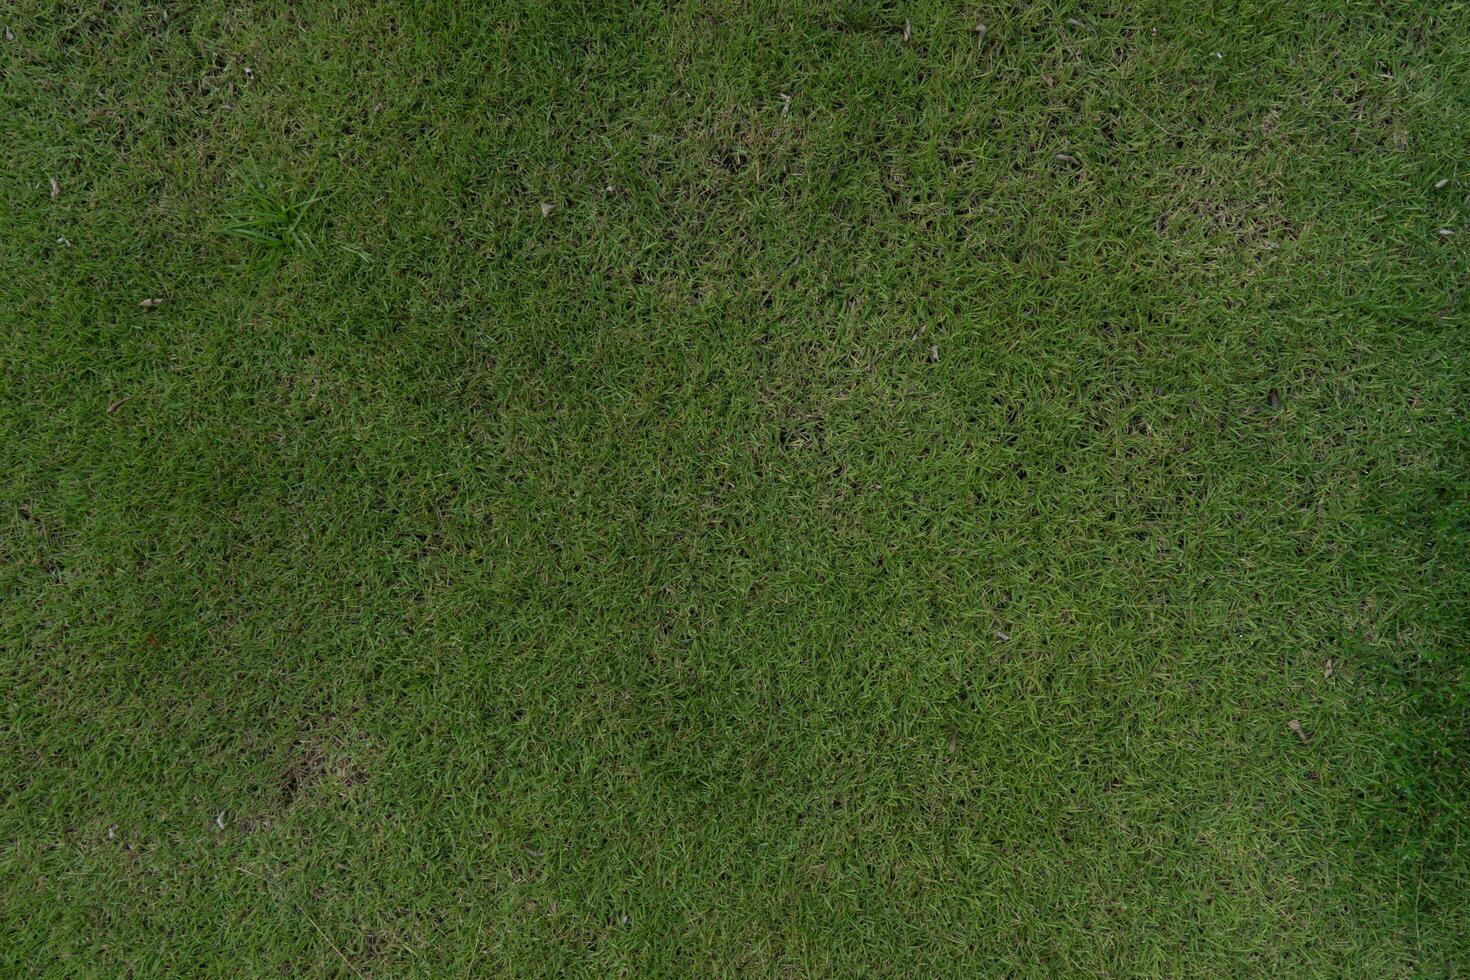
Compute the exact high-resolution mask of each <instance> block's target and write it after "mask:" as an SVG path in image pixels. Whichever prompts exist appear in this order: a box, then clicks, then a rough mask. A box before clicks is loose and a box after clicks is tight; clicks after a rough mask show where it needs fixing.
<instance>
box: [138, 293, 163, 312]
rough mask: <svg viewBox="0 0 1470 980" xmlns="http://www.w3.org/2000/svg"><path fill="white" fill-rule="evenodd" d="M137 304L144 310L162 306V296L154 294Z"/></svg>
mask: <svg viewBox="0 0 1470 980" xmlns="http://www.w3.org/2000/svg"><path fill="white" fill-rule="evenodd" d="M138 305H139V306H141V307H143V309H145V310H151V309H153V308H154V307H155V306H162V305H163V297H161V296H154V297H151V298H149V299H145V300H143V301H142V302H141V303H139V304H138Z"/></svg>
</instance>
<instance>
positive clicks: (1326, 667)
mask: <svg viewBox="0 0 1470 980" xmlns="http://www.w3.org/2000/svg"><path fill="white" fill-rule="evenodd" d="M1336 669H1337V668H1336V666H1335V665H1334V664H1333V663H1332V658H1331V657H1328V658H1327V662H1326V663H1325V664H1323V665H1322V676H1323V677H1331V676H1332V674H1333V672H1334V671H1335V670H1336Z"/></svg>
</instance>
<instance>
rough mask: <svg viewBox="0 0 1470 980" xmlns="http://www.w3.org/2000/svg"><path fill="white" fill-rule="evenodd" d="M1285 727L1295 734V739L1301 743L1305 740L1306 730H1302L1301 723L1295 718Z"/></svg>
mask: <svg viewBox="0 0 1470 980" xmlns="http://www.w3.org/2000/svg"><path fill="white" fill-rule="evenodd" d="M1286 727H1287V728H1290V729H1291V730H1292V731H1294V732H1296V737H1297V738H1299V739H1301V740H1302V741H1303V742H1305V741H1306V740H1307V732H1306V729H1304V728H1302V723H1301V722H1299V721H1297V720H1296V719H1295V718H1293V719H1291V720H1290V721H1288V722H1287V723H1286Z"/></svg>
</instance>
